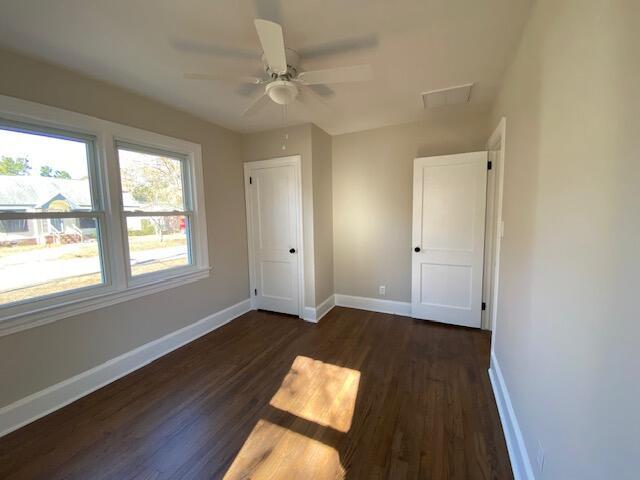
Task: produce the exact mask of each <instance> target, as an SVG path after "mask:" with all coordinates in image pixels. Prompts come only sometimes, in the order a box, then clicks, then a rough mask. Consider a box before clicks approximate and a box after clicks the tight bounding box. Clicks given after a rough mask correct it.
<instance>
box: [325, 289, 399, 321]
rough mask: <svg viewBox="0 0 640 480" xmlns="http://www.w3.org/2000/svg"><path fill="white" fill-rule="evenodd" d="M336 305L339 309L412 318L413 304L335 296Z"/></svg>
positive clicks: (351, 296)
mask: <svg viewBox="0 0 640 480" xmlns="http://www.w3.org/2000/svg"><path fill="white" fill-rule="evenodd" d="M335 304H336V305H337V306H339V307H349V308H359V309H360V310H370V311H372V312H380V313H391V314H394V315H404V316H407V317H409V316H411V303H409V302H398V301H395V300H383V299H380V298H370V297H356V296H353V295H342V294H340V293H336V294H335Z"/></svg>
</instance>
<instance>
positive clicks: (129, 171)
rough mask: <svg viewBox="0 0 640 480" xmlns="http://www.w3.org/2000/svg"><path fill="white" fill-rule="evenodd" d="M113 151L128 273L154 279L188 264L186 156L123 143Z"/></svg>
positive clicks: (190, 263)
mask: <svg viewBox="0 0 640 480" xmlns="http://www.w3.org/2000/svg"><path fill="white" fill-rule="evenodd" d="M116 147H117V153H118V163H119V168H120V185H121V192H122V196H121V201H122V216H123V221H124V227H125V232H126V237H127V253H128V255H127V257H128V259H129V275H130V276H131V277H141V276H146V275H151V274H154V275H158V274H162V272H164V271H169V270H174V269H176V268H180V267H188V266H190V265H192V264H193V262H192V244H191V226H192V218H193V212H192V210H191V209H190V208H189V207H190V205H192V200H191V196H190V193H191V190H192V189H191V185H190V183H189V181H190V178H189V175H188V172H189V168H188V167H189V166H188V160H187V158H186V157H185V156H182V155H179V154H176V153H171V152H165V151H161V150H156V149H149V148H145V147H142V146H137V145H132V144H128V143H121V142H118V143H117V145H116Z"/></svg>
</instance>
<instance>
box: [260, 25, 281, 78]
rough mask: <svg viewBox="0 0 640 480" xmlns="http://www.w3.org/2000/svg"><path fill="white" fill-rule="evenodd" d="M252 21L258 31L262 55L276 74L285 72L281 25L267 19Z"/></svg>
mask: <svg viewBox="0 0 640 480" xmlns="http://www.w3.org/2000/svg"><path fill="white" fill-rule="evenodd" d="M253 23H254V24H255V26H256V30H257V31H258V37H259V38H260V43H261V44H262V50H263V51H264V56H265V58H266V59H267V63H268V64H269V67H271V70H273V71H274V72H275V73H277V74H278V75H282V74H284V73H287V56H286V52H285V50H284V37H283V36H282V27H281V26H280V25H278V24H277V23H274V22H270V21H269V20H261V19H259V18H257V19H255V20H254V21H253Z"/></svg>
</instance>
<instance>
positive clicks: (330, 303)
mask: <svg viewBox="0 0 640 480" xmlns="http://www.w3.org/2000/svg"><path fill="white" fill-rule="evenodd" d="M335 306H336V297H335V295H329V297H328V298H327V299H326V300H325V301H324V302H322V303H321V304H320V305H318V306H317V307H316V322H319V321H320V319H321V318H322V317H324V316H325V315H326V314H327V313H329V312H330V311H331V309H332V308H333V307H335Z"/></svg>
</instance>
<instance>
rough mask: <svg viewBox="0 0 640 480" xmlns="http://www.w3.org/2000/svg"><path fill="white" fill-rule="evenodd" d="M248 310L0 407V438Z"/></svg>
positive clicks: (240, 306) (243, 307) (236, 308)
mask: <svg viewBox="0 0 640 480" xmlns="http://www.w3.org/2000/svg"><path fill="white" fill-rule="evenodd" d="M249 310H251V302H250V301H249V300H248V299H247V300H243V301H242V302H240V303H236V304H235V305H232V306H231V307H228V308H225V309H224V310H221V311H219V312H216V313H214V314H212V315H209V316H207V317H205V318H203V319H201V320H199V321H197V322H196V323H192V324H191V325H187V326H186V327H184V328H181V329H180V330H176V331H175V332H171V333H170V334H168V335H165V336H164V337H162V338H159V339H157V340H154V341H152V342H149V343H147V344H145V345H142V346H140V347H138V348H136V349H134V350H131V351H130V352H127V353H125V354H123V355H120V356H118V357H116V358H112V359H111V360H108V361H106V362H105V363H103V364H101V365H98V366H97V367H94V368H92V369H90V370H87V371H86V372H82V373H80V374H78V375H76V376H74V377H71V378H69V379H67V380H64V381H62V382H60V383H57V384H55V385H52V386H50V387H47V388H45V389H44V390H41V391H39V392H36V393H34V394H31V395H29V396H28V397H25V398H22V399H20V400H18V401H16V402H14V403H12V404H10V405H7V406H5V407H2V408H0V437H1V436H3V435H6V434H7V433H9V432H12V431H14V430H16V429H18V428H20V427H22V426H24V425H27V424H28V423H31V422H33V421H34V420H37V419H39V418H41V417H44V416H45V415H47V414H49V413H51V412H53V411H55V410H58V409H59V408H62V407H64V406H65V405H68V404H70V403H71V402H74V401H75V400H78V399H79V398H81V397H84V396H85V395H88V394H89V393H91V392H93V391H95V390H98V389H99V388H101V387H103V386H105V385H107V384H109V383H111V382H113V381H115V380H117V379H119V378H121V377H124V376H125V375H127V374H129V373H131V372H133V371H134V370H137V369H139V368H141V367H143V366H145V365H147V364H148V363H151V362H152V361H154V360H156V359H157V358H159V357H162V356H163V355H166V354H167V353H169V352H171V351H173V350H175V349H177V348H179V347H181V346H183V345H185V344H187V343H189V342H192V341H193V340H195V339H196V338H199V337H201V336H203V335H205V334H207V333H209V332H211V331H212V330H215V329H216V328H219V327H221V326H222V325H224V324H226V323H229V322H230V321H231V320H233V319H234V318H236V317H239V316H240V315H243V314H244V313H246V312H248V311H249Z"/></svg>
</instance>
